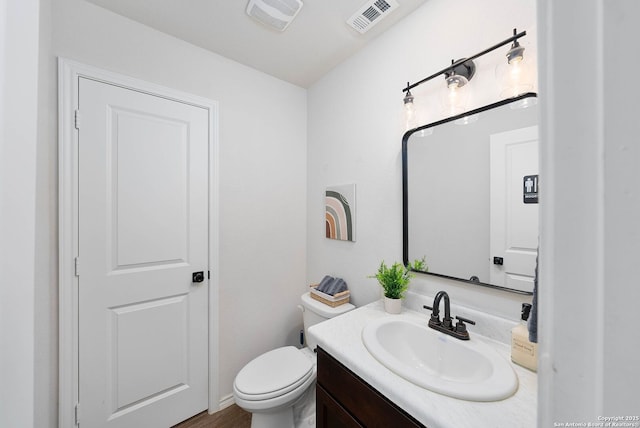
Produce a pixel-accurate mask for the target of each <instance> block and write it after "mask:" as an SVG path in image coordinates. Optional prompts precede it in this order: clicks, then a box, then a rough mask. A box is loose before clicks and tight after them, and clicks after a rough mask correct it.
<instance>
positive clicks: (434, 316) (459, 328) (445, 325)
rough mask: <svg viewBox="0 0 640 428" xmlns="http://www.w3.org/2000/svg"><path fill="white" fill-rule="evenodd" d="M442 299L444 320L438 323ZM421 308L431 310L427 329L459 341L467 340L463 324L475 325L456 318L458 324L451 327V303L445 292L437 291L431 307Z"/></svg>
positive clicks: (464, 319)
mask: <svg viewBox="0 0 640 428" xmlns="http://www.w3.org/2000/svg"><path fill="white" fill-rule="evenodd" d="M443 297H444V318H442V321H440V301H441V300H442V298H443ZM423 308H425V309H429V310H431V318H429V327H431V328H432V329H434V330H438V331H441V332H442V333H445V334H448V335H449V336H453V337H455V338H456V339H460V340H469V332H468V331H467V326H466V325H465V323H469V324H473V325H475V324H476V323H475V321H471V320H469V319H466V318H462V317H458V316H457V317H456V319H457V320H458V322H456V325H455V326H454V325H453V320H452V319H451V302H450V300H449V295H448V294H447V292H446V291H438V293H437V294H436V297H434V299H433V307H431V306H427V305H424V306H423Z"/></svg>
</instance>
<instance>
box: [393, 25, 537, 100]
mask: <svg viewBox="0 0 640 428" xmlns="http://www.w3.org/2000/svg"><path fill="white" fill-rule="evenodd" d="M526 35H527V32H526V31H522V32H520V33H517V34H516V29H515V28H514V29H513V36H511V37H509V38H508V39H505V40H503V41H501V42H500V43H498V44H496V45H493V46H491V47H490V48H487V49H485V50H483V51H482V52H479V53H477V54H475V55H473V56H470V57H469V58H462V59H459V60H457V61H455V62H454V63H452V64H451V65H449V66H447V67H446V68H443V69H442V70H440V71H438V72H437V73H434V74H432V75H431V76H429V77H425V78H424V79H422V80H420V81H419V82H416V83H413V84H411V85H409V84H407V86H406V87H405V88H404V89H402V92H407V91H408V90H410V89H413V88H415V87H416V86H419V85H422V84H423V83H424V82H428V81H429V80H431V79H433V78H435V77H438V76H440V75H441V74H444V73H446V72H447V71H451V70H453V69H454V68H456V67H457V66H459V65H461V64H464V63H465V62H467V61H472V60H474V59H476V58H478V57H481V56H482V55H484V54H487V53H489V52H491V51H494V50H496V49H498V48H500V47H502V46H504V45H506V44H509V43H512V42H515V41H516V40H518V39H519V38H520V37H524V36H526Z"/></svg>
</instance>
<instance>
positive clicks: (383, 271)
mask: <svg viewBox="0 0 640 428" xmlns="http://www.w3.org/2000/svg"><path fill="white" fill-rule="evenodd" d="M427 269H428V268H427V267H426V262H425V259H424V258H422V259H421V260H417V259H416V260H415V261H414V262H413V263H409V265H408V266H404V265H403V264H402V263H397V262H396V263H394V264H392V265H391V266H387V265H386V264H385V262H384V260H383V261H382V262H381V263H380V267H379V268H378V272H377V273H376V274H375V275H372V276H370V277H369V278H375V279H377V280H378V283H380V285H381V286H382V289H383V290H384V295H385V297H388V298H390V299H403V298H404V293H405V292H406V291H407V288H408V287H409V282H410V281H411V278H413V277H414V275H413V273H411V270H421V271H423V272H426V270H427Z"/></svg>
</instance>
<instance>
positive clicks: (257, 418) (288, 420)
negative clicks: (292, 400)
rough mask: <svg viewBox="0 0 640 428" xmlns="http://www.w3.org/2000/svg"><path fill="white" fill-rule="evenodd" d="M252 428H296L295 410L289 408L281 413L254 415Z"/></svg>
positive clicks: (252, 415)
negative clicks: (294, 421) (294, 420)
mask: <svg viewBox="0 0 640 428" xmlns="http://www.w3.org/2000/svg"><path fill="white" fill-rule="evenodd" d="M251 428H294V426H293V409H292V408H291V407H287V408H284V409H282V410H281V411H279V412H273V413H252V414H251Z"/></svg>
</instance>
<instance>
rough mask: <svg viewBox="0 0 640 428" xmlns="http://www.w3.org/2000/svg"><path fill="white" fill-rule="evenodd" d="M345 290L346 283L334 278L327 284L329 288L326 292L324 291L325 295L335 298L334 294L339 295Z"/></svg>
mask: <svg viewBox="0 0 640 428" xmlns="http://www.w3.org/2000/svg"><path fill="white" fill-rule="evenodd" d="M346 289H347V283H346V282H344V279H342V278H336V279H334V280H333V281H332V282H331V284H329V287H328V288H327V291H325V293H327V294H328V295H330V296H335V295H336V294H338V293H341V292H343V291H345V290H346Z"/></svg>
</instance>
